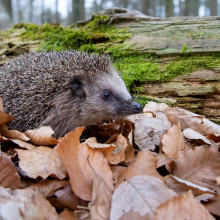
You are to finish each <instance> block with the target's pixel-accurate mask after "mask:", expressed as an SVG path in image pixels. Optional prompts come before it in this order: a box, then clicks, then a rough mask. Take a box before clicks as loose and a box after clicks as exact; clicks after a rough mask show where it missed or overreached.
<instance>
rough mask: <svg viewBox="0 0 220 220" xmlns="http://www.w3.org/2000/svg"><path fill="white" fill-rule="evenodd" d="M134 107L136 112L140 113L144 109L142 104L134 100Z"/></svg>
mask: <svg viewBox="0 0 220 220" xmlns="http://www.w3.org/2000/svg"><path fill="white" fill-rule="evenodd" d="M132 108H133V112H134V113H140V112H142V110H143V107H142V105H141V104H139V103H137V102H132Z"/></svg>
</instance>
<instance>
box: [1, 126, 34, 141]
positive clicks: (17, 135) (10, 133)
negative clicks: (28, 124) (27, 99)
mask: <svg viewBox="0 0 220 220" xmlns="http://www.w3.org/2000/svg"><path fill="white" fill-rule="evenodd" d="M0 133H1V135H3V136H5V137H7V138H10V139H17V140H21V141H29V140H30V138H29V137H27V136H26V135H25V134H24V133H22V132H20V131H17V130H8V127H7V126H6V125H0Z"/></svg>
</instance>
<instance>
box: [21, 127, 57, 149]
mask: <svg viewBox="0 0 220 220" xmlns="http://www.w3.org/2000/svg"><path fill="white" fill-rule="evenodd" d="M25 134H26V135H27V136H28V137H29V138H30V142H31V143H33V144H36V145H56V144H57V143H58V140H57V139H56V138H53V137H51V135H53V134H54V131H53V130H52V129H51V127H47V126H43V127H41V128H38V129H35V130H28V131H26V132H25Z"/></svg>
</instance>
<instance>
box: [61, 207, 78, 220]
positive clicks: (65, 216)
mask: <svg viewBox="0 0 220 220" xmlns="http://www.w3.org/2000/svg"><path fill="white" fill-rule="evenodd" d="M59 220H78V217H77V214H76V212H74V211H70V210H68V209H65V210H64V211H63V212H61V213H60V215H59Z"/></svg>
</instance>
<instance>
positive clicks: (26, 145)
mask: <svg viewBox="0 0 220 220" xmlns="http://www.w3.org/2000/svg"><path fill="white" fill-rule="evenodd" d="M11 141H12V142H13V143H15V144H17V145H18V146H19V147H21V148H25V149H27V150H34V149H36V147H37V146H35V145H33V144H30V143H27V142H25V141H21V140H17V139H12V140H11Z"/></svg>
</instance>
